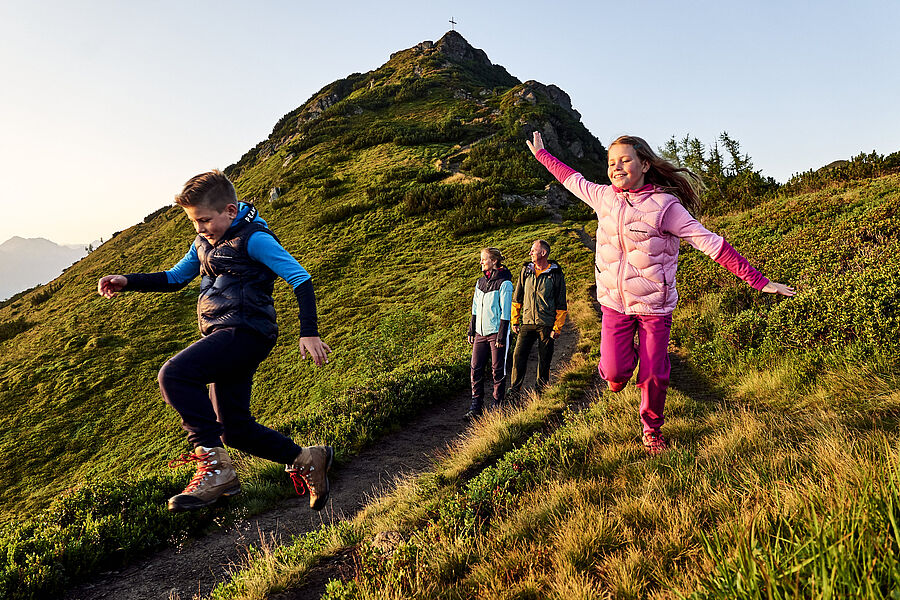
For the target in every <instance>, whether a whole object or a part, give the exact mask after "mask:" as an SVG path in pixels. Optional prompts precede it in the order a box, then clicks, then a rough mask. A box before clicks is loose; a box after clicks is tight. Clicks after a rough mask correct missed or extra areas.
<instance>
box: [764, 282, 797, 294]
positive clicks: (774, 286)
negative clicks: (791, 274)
mask: <svg viewBox="0 0 900 600" xmlns="http://www.w3.org/2000/svg"><path fill="white" fill-rule="evenodd" d="M762 291H764V292H768V293H770V294H781V295H782V296H793V295H794V294H796V293H797V292H796V290H794V288H792V287H791V286H789V285H784V284H783V283H775V282H774V281H770V282H769V283H767V284H766V287H764V288H763V289H762Z"/></svg>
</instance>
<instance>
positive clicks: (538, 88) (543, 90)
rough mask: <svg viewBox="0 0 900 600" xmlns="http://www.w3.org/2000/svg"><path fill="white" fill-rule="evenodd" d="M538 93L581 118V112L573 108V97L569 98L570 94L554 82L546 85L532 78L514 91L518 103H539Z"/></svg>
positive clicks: (576, 117) (575, 116)
mask: <svg viewBox="0 0 900 600" xmlns="http://www.w3.org/2000/svg"><path fill="white" fill-rule="evenodd" d="M536 93H540V94H543V95H544V96H546V97H547V98H548V99H549V100H550V101H551V102H553V103H554V104H556V105H557V106H559V107H560V108H562V109H563V110H564V111H566V112H567V113H569V114H570V115H571V116H572V118H574V119H578V120H581V114H580V113H579V112H578V111H577V110H575V109H574V108H572V99H571V98H569V95H568V94H567V93H565V92H564V91H562V90H561V89H559V88H558V87H556V86H555V85H553V84H550V85H544V84H543V83H541V82H539V81H535V80H533V79H530V80H528V81H526V82H525V83H523V84H522V87H521V88H520V89H519V90H517V91H515V92H513V95H514V96H515V97H516V98H517V100H516V104H521V103H523V102H528V103H529V104H537V101H538V100H537V96H536V95H535V94H536Z"/></svg>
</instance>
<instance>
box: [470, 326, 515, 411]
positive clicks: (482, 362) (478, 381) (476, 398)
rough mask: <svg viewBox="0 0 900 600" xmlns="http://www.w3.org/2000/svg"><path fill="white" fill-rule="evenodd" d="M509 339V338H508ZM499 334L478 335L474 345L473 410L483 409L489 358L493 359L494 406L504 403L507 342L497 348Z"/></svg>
mask: <svg viewBox="0 0 900 600" xmlns="http://www.w3.org/2000/svg"><path fill="white" fill-rule="evenodd" d="M507 337H509V336H507ZM496 341H497V334H496V333H492V334H491V335H487V336H485V335H476V336H475V342H474V343H473V344H472V374H471V380H472V406H471V408H472V409H473V410H478V409H480V408H481V405H482V402H483V400H484V367H485V366H486V365H487V359H488V357H490V358H491V373H492V375H493V378H494V392H493V399H494V406H500V405H501V404H502V403H503V397H504V395H505V394H506V351H507V348H506V341H507V340H504V345H503V346H501V347H499V348H498V347H497V345H496V343H495V342H496Z"/></svg>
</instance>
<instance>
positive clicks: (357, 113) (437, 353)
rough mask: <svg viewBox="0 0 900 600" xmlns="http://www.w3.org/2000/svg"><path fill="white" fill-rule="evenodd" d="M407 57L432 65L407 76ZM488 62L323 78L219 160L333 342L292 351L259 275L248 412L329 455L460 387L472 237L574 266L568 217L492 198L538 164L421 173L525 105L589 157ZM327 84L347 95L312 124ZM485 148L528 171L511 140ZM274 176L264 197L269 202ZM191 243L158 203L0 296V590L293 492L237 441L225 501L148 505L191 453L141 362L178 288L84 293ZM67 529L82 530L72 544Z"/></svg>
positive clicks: (67, 579) (292, 339)
mask: <svg viewBox="0 0 900 600" xmlns="http://www.w3.org/2000/svg"><path fill="white" fill-rule="evenodd" d="M410 60H413V61H420V62H421V64H420V67H421V68H422V69H425V71H426V72H429V73H431V75H429V76H428V78H423V79H409V78H410V77H411V74H412V73H413V71H414V67H415V65H414V64H412V63H409V62H408V61H410ZM416 64H419V63H416ZM420 70H421V69H420ZM501 71H502V69H501V70H499V71H498V70H496V69H493V70H492V69H488V70H487V71H485V70H484V69H483V68H482V67H479V66H477V65H475V66H473V65H454V64H453V63H450V62H446V61H437V62H436V61H435V57H434V56H433V55H432V56H424V55H423V56H412V55H410V56H406V55H402V56H395V57H394V58H393V59H392V60H391V61H390V62H389V63H388V64H387V65H385V66H384V67H382V68H381V69H379V70H376V71H373V72H372V73H369V74H364V75H354V76H351V77H349V78H347V79H346V80H342V81H340V82H335V84H333V85H332V86H328V87H327V89H326V90H323V92H321V93H320V94H318V95H317V96H315V97H314V98H313V99H311V100H310V102H308V103H307V104H306V105H304V107H301V108H299V109H297V111H292V113H289V115H286V117H285V118H284V119H282V121H280V122H279V123H278V124H277V125H276V127H275V129H274V130H273V133H272V135H271V136H270V137H269V138H268V139H267V140H265V141H264V142H261V143H260V144H259V145H258V146H257V147H256V148H254V149H253V150H251V151H250V152H248V153H247V154H246V155H245V156H244V157H242V158H241V160H240V161H239V162H238V163H237V164H236V165H233V166H232V167H230V168H229V169H228V170H227V171H228V172H229V173H230V174H231V176H232V177H233V178H234V180H235V185H236V187H237V190H238V193H239V195H240V196H241V197H242V198H246V199H248V200H255V201H256V202H257V203H258V206H259V208H260V211H261V214H262V216H263V217H264V218H265V219H266V220H267V221H268V222H269V223H270V225H271V226H272V228H273V230H274V231H275V233H276V234H277V235H278V236H279V239H280V240H281V241H282V243H283V244H284V246H285V247H286V248H287V249H288V250H289V251H290V252H291V253H293V254H294V255H295V256H297V258H298V259H299V260H300V262H301V264H303V265H304V266H305V267H306V268H307V269H308V270H309V272H310V273H311V275H312V277H313V281H314V285H315V287H316V295H317V303H318V311H319V317H320V320H319V325H320V330H321V332H322V335H323V337H324V339H325V340H326V341H327V342H328V343H329V344H330V345H331V346H332V347H333V348H334V349H335V350H334V353H333V354H332V356H331V360H330V362H329V364H328V365H327V366H325V367H322V368H315V367H314V366H313V365H312V364H311V363H310V362H309V361H304V360H302V359H301V358H300V356H299V352H298V346H297V341H298V333H299V332H298V328H297V323H296V321H297V313H296V305H295V300H294V298H293V294H292V292H291V290H290V289H289V287H288V286H287V285H286V284H284V283H283V282H280V283H279V284H277V285H276V290H275V302H276V308H277V309H278V312H279V325H280V327H281V336H280V339H279V342H278V344H277V346H276V348H275V349H274V350H273V352H272V354H271V356H270V357H269V358H268V359H267V360H266V361H265V362H264V363H263V365H262V366H261V367H260V369H259V371H258V373H257V377H256V380H255V386H254V391H253V397H252V404H251V407H252V410H253V412H254V414H255V415H256V416H257V417H258V418H259V420H260V421H261V422H262V423H264V424H265V425H267V426H269V427H273V428H275V429H277V430H279V431H281V432H283V433H285V434H287V435H290V436H292V437H293V438H294V439H295V440H296V441H297V442H298V443H300V444H303V445H308V444H317V443H328V444H331V445H333V446H335V447H336V448H338V459H339V460H347V459H348V457H349V456H350V455H351V454H352V453H353V452H355V451H356V450H357V449H359V448H360V447H362V446H364V445H366V444H369V443H371V442H372V441H373V440H376V439H378V438H379V437H380V436H382V435H384V434H385V433H387V432H389V431H390V430H392V429H393V428H396V427H398V426H402V423H403V422H404V420H405V419H408V418H410V417H412V416H413V415H414V414H416V413H417V412H418V411H420V410H422V408H423V407H425V406H427V405H428V404H430V403H433V402H439V401H441V400H442V399H443V398H445V397H446V396H447V395H448V394H453V393H456V392H457V390H461V389H462V388H464V386H465V383H466V380H467V377H466V375H467V364H468V360H469V357H468V353H469V349H468V346H467V345H466V344H465V335H464V332H465V327H466V323H467V321H468V317H467V314H468V311H469V307H470V305H471V304H470V303H471V294H472V289H473V286H474V282H475V280H476V278H477V277H478V276H479V275H480V271H479V268H478V252H479V250H480V248H482V247H485V246H499V247H501V248H502V249H503V250H504V253H505V254H507V255H508V256H510V257H511V258H510V260H511V262H510V265H511V267H512V268H513V270H516V265H517V263H520V262H523V261H525V260H526V259H527V250H528V247H529V246H530V244H531V242H532V241H533V239H535V238H537V237H544V238H547V239H549V240H551V243H553V244H554V248H555V251H556V254H557V257H558V258H560V260H563V261H565V262H566V263H567V264H570V265H571V270H570V273H571V275H572V276H581V277H582V278H583V277H585V276H586V273H587V272H588V271H589V268H590V263H589V259H588V258H587V257H586V256H584V254H583V253H582V252H580V251H579V249H578V241H577V238H575V237H573V236H571V235H570V234H569V233H568V232H567V230H566V227H567V225H565V224H563V225H558V224H552V223H549V222H548V221H547V219H546V215H545V214H544V213H543V212H542V211H534V210H533V209H529V208H527V207H524V206H522V205H519V204H516V203H512V204H510V203H507V202H506V201H504V200H503V197H502V194H503V193H505V192H507V191H515V192H516V193H522V192H523V190H525V188H528V187H529V186H533V189H531V192H532V193H534V194H538V195H540V194H542V193H543V186H544V184H545V183H546V182H547V181H548V180H549V176H548V175H547V174H546V173H543V174H541V179H535V178H534V176H533V175H534V173H535V172H539V171H538V170H537V169H535V168H534V165H531V171H532V173H531V175H530V176H527V177H526V176H522V177H518V176H511V175H510V173H513V174H514V172H515V169H514V168H507V169H506V170H502V169H501V171H498V173H501V175H497V176H494V175H490V174H488V175H487V176H486V177H483V178H480V180H479V178H476V177H473V176H471V175H470V174H469V172H468V171H469V170H470V169H477V168H479V165H482V163H484V162H485V161H487V160H488V159H489V158H491V160H493V158H492V157H491V154H490V153H486V154H483V155H482V156H481V158H478V159H476V160H473V161H470V162H469V163H467V165H466V166H465V167H461V171H460V172H459V173H451V172H450V171H447V170H446V169H444V170H443V171H441V170H440V169H438V167H437V165H439V164H443V165H448V164H456V163H458V162H459V161H455V160H454V161H451V160H450V158H451V157H454V156H456V155H457V154H459V153H460V152H463V151H464V150H463V147H464V146H465V147H469V146H470V145H471V147H477V146H478V144H484V143H490V140H492V139H494V138H495V137H497V134H502V135H504V136H509V135H513V134H514V133H516V132H517V131H518V127H519V125H518V124H517V123H518V122H519V120H520V119H526V120H527V119H532V118H538V117H539V118H540V119H542V120H543V122H546V123H548V124H552V125H553V126H554V127H556V128H557V130H558V131H559V134H560V136H561V137H562V138H564V139H568V140H570V141H575V140H580V143H581V146H582V147H583V148H584V149H585V151H586V152H588V153H593V154H587V155H586V156H593V160H594V162H596V160H597V158H598V156H599V154H598V153H602V152H603V147H602V145H600V144H599V142H597V140H596V139H595V138H593V136H591V135H590V134H589V133H588V132H587V130H586V129H584V127H583V126H582V125H581V124H580V123H578V122H577V121H575V120H574V119H573V118H572V117H571V116H570V115H568V114H567V113H564V112H562V111H561V109H558V107H554V106H550V105H549V104H550V103H549V102H548V101H547V100H546V99H542V100H541V102H539V103H538V105H536V106H532V105H530V104H526V105H523V106H515V105H511V104H510V103H509V102H508V101H507V99H508V96H509V94H511V93H512V92H513V91H514V90H515V89H517V88H518V87H520V86H519V84H518V83H517V82H516V81H514V80H512V79H511V78H509V76H508V75H504V73H505V72H501ZM370 81H375V82H376V85H375V87H371V88H370V87H369V82H370ZM379 82H380V83H379ZM423 82H424V83H423ZM379 85H383V86H384V87H383V89H380V88H379ZM391 86H394V87H391ZM461 89H462V90H467V93H468V96H469V97H462V95H460V94H458V90H461ZM484 90H487V91H488V93H487V95H482V94H480V92H481V91H484ZM332 92H335V93H338V92H339V93H338V96H340V97H342V98H344V100H342V101H340V102H337V103H336V104H334V105H333V106H331V107H330V108H328V109H326V110H325V111H324V112H322V113H321V115H319V116H318V117H316V118H309V117H310V113H309V111H308V109H309V108H310V107H312V106H313V105H314V104H315V102H316V101H317V100H318V98H320V97H323V95H328V94H330V93H332ZM457 96H459V97H457ZM370 134H371V135H370ZM504 156H505V158H504V159H503V160H504V161H507V162H510V161H511V164H513V163H514V164H527V161H525V160H524V159H525V158H527V150H526V149H525V147H524V144H522V143H518V144H517V145H516V150H514V151H513V152H512V153H508V154H507V155H504ZM599 158H600V160H601V162H602V156H599ZM494 162H496V161H494ZM500 162H501V163H502V162H503V161H500ZM494 166H496V165H494ZM500 166H501V167H502V164H500ZM187 175H189V174H186V176H187ZM451 179H452V180H453V181H450V180H451ZM459 182H466V183H459ZM179 184H180V182H176V183H174V184H173V185H175V186H177V185H179ZM272 188H278V189H279V197H278V199H277V200H276V201H274V202H271V203H270V202H269V197H270V194H269V192H270V190H271V189H272ZM476 189H480V190H481V191H480V192H478V193H477V194H476V193H475V190H476ZM175 191H177V189H176V188H173V193H174V192H175ZM407 199H409V200H408V201H407ZM413 199H415V200H413ZM523 223H524V224H523ZM193 237H194V234H193V232H192V230H191V227H190V225H189V223H188V221H187V219H186V218H185V217H184V215H183V214H182V211H181V210H180V209H178V208H175V207H173V208H169V209H163V210H160V211H156V212H155V213H154V214H152V215H148V217H147V219H145V220H144V222H142V223H140V224H138V225H135V226H134V227H131V228H128V229H127V230H125V231H122V232H120V233H119V234H117V235H116V236H114V237H113V239H111V240H109V241H108V242H106V243H105V244H103V245H102V246H100V247H99V248H97V249H96V250H95V251H94V252H92V253H91V254H90V255H89V256H88V257H86V258H85V259H84V260H82V261H80V262H79V263H78V264H76V265H74V266H73V267H71V268H70V269H68V270H67V271H66V272H65V273H64V274H63V275H62V276H61V277H60V278H58V279H57V280H56V281H55V282H53V284H52V285H48V286H43V287H41V288H37V289H35V290H32V291H30V292H27V293H25V294H23V295H21V296H19V297H17V298H15V299H13V300H12V301H10V302H8V303H4V305H3V306H0V520H3V521H5V522H6V524H5V527H4V529H3V531H2V533H0V543H2V544H4V548H6V552H5V554H4V556H6V560H5V562H4V561H0V569H5V570H3V571H2V572H3V573H5V574H6V575H5V579H3V580H2V584H3V586H5V587H3V588H2V591H0V595H2V594H3V593H6V594H8V595H13V596H15V597H22V598H26V597H33V596H37V597H39V596H41V595H42V594H43V595H47V594H51V593H54V592H56V591H58V590H60V589H62V588H64V587H65V586H66V585H69V584H70V583H72V582H73V581H76V580H78V579H83V578H85V577H87V576H89V575H90V573H92V572H96V571H97V570H102V569H110V568H116V567H118V566H121V565H123V564H126V563H127V562H128V561H129V560H131V558H132V557H133V556H136V555H138V554H141V553H145V552H147V551H152V550H154V549H157V548H160V547H162V546H165V545H168V544H171V543H172V542H173V540H179V539H183V538H184V536H186V535H201V534H202V533H203V532H205V531H207V530H208V529H210V528H214V527H216V526H218V525H220V524H222V523H227V522H229V521H230V520H233V519H235V518H240V517H241V516H244V515H246V514H248V513H251V512H256V511H259V510H264V509H265V508H266V507H268V506H271V505H272V504H273V503H274V502H276V501H277V500H278V499H279V498H282V497H284V496H285V495H286V494H289V493H291V491H290V486H289V483H288V482H287V481H286V480H285V478H284V475H283V473H281V474H279V473H278V472H277V469H274V468H272V467H271V466H269V465H267V464H265V463H264V461H258V460H255V459H253V458H251V457H248V456H244V455H241V454H240V453H236V454H237V456H236V461H237V464H238V467H239V469H240V471H241V476H242V480H243V481H244V482H245V485H244V490H245V493H244V494H242V495H241V498H240V499H237V500H236V501H235V502H232V503H231V504H230V506H229V507H227V508H226V509H225V510H223V511H219V512H209V513H203V514H201V515H199V516H197V517H196V518H195V519H194V520H186V519H183V518H179V517H175V516H172V515H169V514H167V513H166V512H165V510H164V499H165V497H166V496H167V495H171V494H172V493H175V492H176V491H177V490H178V488H179V487H180V486H182V485H183V484H184V481H185V479H186V477H187V476H188V474H187V473H171V472H169V470H168V469H167V468H166V463H167V462H168V461H169V460H170V459H171V458H174V457H175V456H177V455H178V454H179V453H180V452H183V451H186V450H188V448H187V444H186V442H185V440H184V434H183V432H182V431H181V429H180V426H179V419H178V417H177V415H176V414H175V413H174V411H172V410H171V409H169V408H168V407H167V406H165V405H164V403H163V402H162V401H161V399H160V397H159V391H158V388H157V384H156V373H157V371H158V369H159V367H160V366H161V365H162V364H163V362H164V361H165V360H166V359H167V358H168V357H170V356H172V355H173V354H175V353H176V352H178V351H179V350H180V349H182V348H184V347H185V346H187V345H188V344H190V343H191V342H192V341H193V340H195V339H196V338H197V336H198V334H197V330H196V316H195V303H196V295H197V286H196V283H195V284H192V285H190V286H188V288H186V289H185V290H182V291H181V292H177V293H173V294H128V293H126V294H122V295H120V296H119V297H117V298H115V299H113V300H111V301H110V300H106V299H103V298H100V297H99V296H98V295H97V294H96V291H95V290H96V282H97V280H98V279H99V277H101V276H103V275H106V274H110V273H128V272H153V271H159V270H164V269H166V268H169V267H170V266H172V265H173V264H175V262H177V261H178V260H179V259H180V258H181V256H182V255H183V254H184V252H185V250H186V249H187V247H188V245H189V244H190V242H191V240H192V239H193ZM81 538H84V539H87V540H92V543H91V544H90V545H89V546H88V545H84V544H80V543H75V542H73V540H78V539H81ZM13 590H14V591H13Z"/></svg>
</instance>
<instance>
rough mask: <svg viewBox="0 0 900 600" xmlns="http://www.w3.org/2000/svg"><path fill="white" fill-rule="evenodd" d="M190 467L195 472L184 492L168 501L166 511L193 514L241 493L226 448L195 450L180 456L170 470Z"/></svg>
mask: <svg viewBox="0 0 900 600" xmlns="http://www.w3.org/2000/svg"><path fill="white" fill-rule="evenodd" d="M190 463H197V472H196V473H195V474H194V477H193V479H191V481H190V483H188V485H187V487H186V488H184V491H183V492H181V493H180V494H177V495H175V496H172V497H171V498H169V510H171V511H174V512H178V511H182V510H196V509H198V508H203V507H204V506H209V505H210V504H214V503H215V502H216V501H217V500H218V499H219V498H221V497H223V496H233V495H235V494H239V493H240V492H241V482H240V481H238V477H237V473H235V471H234V466H233V465H232V464H231V457H229V456H228V451H226V450H225V448H204V447H203V446H197V447H196V448H195V449H194V453H193V454H182V455H181V456H180V457H179V458H177V459H175V460H173V461H172V462H170V463H169V466H170V467H173V468H174V467H179V466H181V465H187V464H190Z"/></svg>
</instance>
